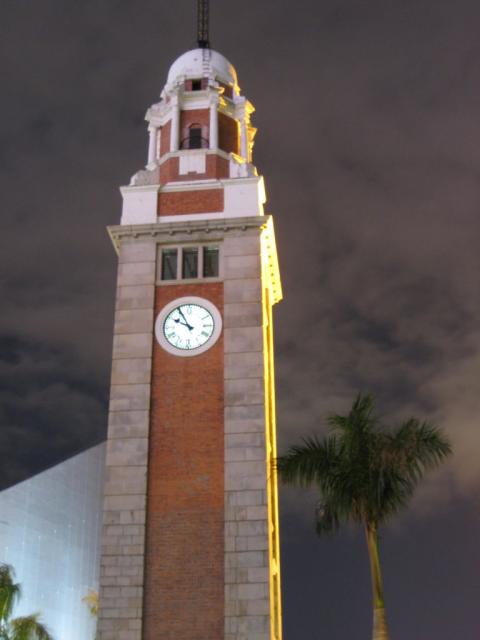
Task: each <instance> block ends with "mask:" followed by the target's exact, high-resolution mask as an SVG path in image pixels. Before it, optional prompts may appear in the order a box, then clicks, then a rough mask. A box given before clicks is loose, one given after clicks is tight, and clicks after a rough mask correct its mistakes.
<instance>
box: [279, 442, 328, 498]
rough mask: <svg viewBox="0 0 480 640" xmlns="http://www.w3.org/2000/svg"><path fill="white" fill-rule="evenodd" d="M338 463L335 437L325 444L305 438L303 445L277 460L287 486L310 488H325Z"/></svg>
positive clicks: (293, 448) (292, 448)
mask: <svg viewBox="0 0 480 640" xmlns="http://www.w3.org/2000/svg"><path fill="white" fill-rule="evenodd" d="M337 461H338V452H337V441H336V438H335V436H331V437H329V438H325V440H324V441H323V442H320V440H319V439H318V438H316V437H312V438H304V439H303V444H301V445H297V446H293V447H290V449H289V450H288V451H287V453H286V454H285V455H283V456H280V457H278V458H277V461H276V466H277V469H278V473H279V475H280V478H281V480H282V482H284V483H285V484H292V485H299V486H302V487H308V486H310V485H311V484H312V483H314V482H315V483H317V484H319V485H320V486H323V485H324V483H325V482H328V479H329V476H330V474H331V472H332V468H333V467H334V466H335V464H336V463H337Z"/></svg>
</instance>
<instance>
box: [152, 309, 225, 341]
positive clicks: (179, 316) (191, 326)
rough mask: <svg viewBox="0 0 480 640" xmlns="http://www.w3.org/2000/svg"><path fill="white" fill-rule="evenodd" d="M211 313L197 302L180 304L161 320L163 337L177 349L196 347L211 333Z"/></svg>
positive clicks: (212, 320) (212, 322)
mask: <svg viewBox="0 0 480 640" xmlns="http://www.w3.org/2000/svg"><path fill="white" fill-rule="evenodd" d="M214 329H215V321H214V319H213V316H212V314H211V313H210V312H209V311H208V309H205V307H202V306H201V305H199V304H193V303H192V304H188V303H186V304H185V303H184V304H180V305H178V307H175V308H174V309H173V310H172V311H170V313H169V314H168V315H167V316H166V318H165V320H164V321H163V335H164V336H165V339H166V340H167V341H168V342H169V343H170V344H171V345H172V346H173V347H176V348H177V349H197V348H198V347H201V346H202V345H204V344H205V343H206V342H207V341H208V340H210V338H211V337H212V335H213V332H214Z"/></svg>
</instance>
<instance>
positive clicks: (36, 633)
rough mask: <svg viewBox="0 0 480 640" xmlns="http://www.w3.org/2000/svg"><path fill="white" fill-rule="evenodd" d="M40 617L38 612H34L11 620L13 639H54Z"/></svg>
mask: <svg viewBox="0 0 480 640" xmlns="http://www.w3.org/2000/svg"><path fill="white" fill-rule="evenodd" d="M39 617H40V616H39V614H38V613H34V614H32V615H29V616H25V617H23V618H15V620H11V621H10V625H11V628H12V631H13V634H12V640H53V637H52V636H51V635H50V633H49V631H48V629H47V628H46V627H45V626H44V625H43V624H42V623H41V622H40V621H39Z"/></svg>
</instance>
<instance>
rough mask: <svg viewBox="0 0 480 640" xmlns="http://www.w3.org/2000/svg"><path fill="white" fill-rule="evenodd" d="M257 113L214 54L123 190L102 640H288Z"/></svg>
mask: <svg viewBox="0 0 480 640" xmlns="http://www.w3.org/2000/svg"><path fill="white" fill-rule="evenodd" d="M253 110H254V109H253V106H252V105H251V103H250V102H248V101H247V100H246V99H245V98H244V97H243V96H241V94H240V89H239V86H238V82H237V76H236V73H235V70H234V69H233V67H232V66H231V65H230V63H229V62H228V61H227V60H226V59H225V58H224V57H223V56H222V55H220V54H219V53H217V52H215V51H212V50H210V49H208V48H203V49H195V50H193V51H189V52H187V53H185V54H184V55H182V56H181V57H180V58H179V59H178V60H176V62H175V63H174V64H173V65H172V67H171V68H170V71H169V74H168V80H167V84H166V86H165V88H164V89H163V91H162V94H161V100H160V102H159V103H157V104H154V105H152V107H150V109H149V110H148V111H147V115H146V119H147V121H148V122H149V150H148V161H147V165H146V168H145V170H142V171H140V172H138V173H137V174H135V175H134V176H133V178H132V180H131V183H130V185H129V186H126V187H122V189H121V192H122V196H123V211H122V218H121V223H120V225H118V226H114V227H109V233H110V236H111V238H112V241H113V244H114V246H115V248H116V250H117V253H118V256H119V267H118V281H117V285H118V286H117V296H116V312H115V326H114V339H113V358H112V379H111V393H110V407H109V428H108V443H107V458H106V483H105V497H104V511H103V537H102V560H101V577H100V585H101V586H100V610H99V619H98V633H97V638H98V640H167V639H168V640H170V639H173V638H175V639H177V638H178V639H180V640H198V639H199V638H202V640H280V638H281V604H280V570H279V537H278V536H279V531H278V499H277V480H276V474H275V469H274V465H273V459H274V458H275V455H276V442H275V389H274V369H273V324H272V306H273V305H274V304H275V303H276V302H278V301H279V300H281V297H282V291H281V281H280V275H279V270H278V262H277V254H276V248H275V237H274V230H273V221H272V217H271V216H269V215H265V214H264V211H263V204H264V202H265V193H264V186H263V179H262V177H260V176H258V174H257V171H256V169H255V167H254V166H253V164H252V162H251V154H252V148H253V138H254V135H255V129H254V128H253V127H252V126H251V123H250V115H251V113H252V112H253Z"/></svg>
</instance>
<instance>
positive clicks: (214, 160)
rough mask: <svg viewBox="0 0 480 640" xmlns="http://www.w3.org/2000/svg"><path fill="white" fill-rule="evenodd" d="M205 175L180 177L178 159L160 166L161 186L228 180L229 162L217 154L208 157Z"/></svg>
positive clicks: (170, 159) (196, 174)
mask: <svg viewBox="0 0 480 640" xmlns="http://www.w3.org/2000/svg"><path fill="white" fill-rule="evenodd" d="M206 169H207V170H206V172H205V173H186V174H185V175H180V174H179V173H178V171H179V161H178V158H169V159H168V160H167V161H166V162H164V163H163V164H162V165H160V184H166V183H167V182H172V181H174V182H185V181H188V180H206V179H207V178H228V176H229V164H228V160H226V159H225V158H221V157H220V156H217V155H215V154H208V155H207V167H206Z"/></svg>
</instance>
